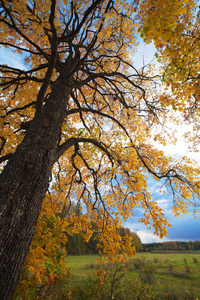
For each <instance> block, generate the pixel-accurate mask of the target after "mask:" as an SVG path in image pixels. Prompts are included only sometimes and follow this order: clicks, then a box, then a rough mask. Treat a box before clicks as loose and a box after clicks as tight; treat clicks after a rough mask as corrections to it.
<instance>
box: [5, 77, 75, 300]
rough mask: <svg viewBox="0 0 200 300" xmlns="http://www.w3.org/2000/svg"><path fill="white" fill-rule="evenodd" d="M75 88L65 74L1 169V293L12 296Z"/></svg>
mask: <svg viewBox="0 0 200 300" xmlns="http://www.w3.org/2000/svg"><path fill="white" fill-rule="evenodd" d="M69 93H70V88H69V86H68V87H67V85H66V84H65V80H64V78H63V77H61V76H60V77H59V78H58V79H57V81H56V82H55V84H54V87H53V91H52V93H51V95H50V97H49V99H48V101H47V103H46V104H45V106H44V109H43V113H41V114H36V116H35V117H34V119H33V121H32V122H31V126H30V128H29V129H28V131H27V133H26V135H25V137H24V139H23V141H22V143H21V144H20V145H19V147H18V148H17V150H16V151H15V153H14V154H13V155H12V156H11V159H10V161H9V162H8V163H7V165H6V167H5V168H4V170H3V172H2V174H1V175H0V299H2V300H7V299H12V297H13V293H14V290H15V288H16V285H17V282H18V280H19V276H20V273H21V270H22V267H23V264H24V261H25V259H26V256H27V254H28V252H29V248H30V244H31V241H32V237H33V234H34V230H35V227H36V224H37V220H38V216H39V213H40V209H41V205H42V200H43V198H44V196H45V192H46V191H47V188H48V184H49V178H50V176H51V171H52V167H53V164H54V163H55V160H56V148H57V143H58V141H59V138H60V133H61V129H62V123H63V121H64V118H65V114H66V106H67V103H68V96H69Z"/></svg>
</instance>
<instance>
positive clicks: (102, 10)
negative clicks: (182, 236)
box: [0, 0, 199, 299]
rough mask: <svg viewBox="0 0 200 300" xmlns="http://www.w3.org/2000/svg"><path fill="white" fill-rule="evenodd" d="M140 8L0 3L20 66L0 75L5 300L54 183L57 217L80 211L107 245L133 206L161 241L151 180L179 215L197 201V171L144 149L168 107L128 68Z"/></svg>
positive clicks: (150, 82) (0, 282)
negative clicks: (75, 206)
mask: <svg viewBox="0 0 200 300" xmlns="http://www.w3.org/2000/svg"><path fill="white" fill-rule="evenodd" d="M136 10H137V3H133V4H132V5H130V4H129V3H128V2H125V1H124V2H123V3H121V2H120V1H112V0H88V1H80V0H79V1H78V0H74V1H67V0H51V1H50V0H49V1H45V0H12V1H6V0H0V22H1V31H0V35H1V42H0V45H2V46H4V47H7V48H10V49H11V50H13V51H14V52H18V53H20V54H21V55H22V57H23V59H24V61H25V66H24V69H21V68H16V67H13V66H8V65H1V66H0V71H1V74H2V77H1V83H0V85H1V87H2V92H1V106H0V108H1V116H0V124H1V131H0V138H1V146H0V151H1V155H2V156H1V158H0V162H1V163H2V166H3V167H2V169H3V170H2V173H1V176H0V195H1V197H0V207H1V211H0V212H1V214H0V217H1V221H0V222H1V223H0V224H1V231H0V243H1V244H0V245H1V247H0V275H1V276H0V291H1V299H11V298H12V295H13V292H14V289H15V287H16V284H17V281H18V279H19V275H20V272H21V269H22V267H23V263H24V261H25V258H26V256H27V254H28V251H29V248H30V244H31V241H32V237H33V233H34V230H35V227H36V224H37V220H38V216H39V213H40V209H41V205H42V201H43V198H44V196H45V193H46V191H47V189H48V186H49V182H50V181H51V179H52V178H53V185H52V187H51V188H52V189H53V188H55V187H56V186H57V187H58V188H59V191H57V192H56V191H55V195H56V193H57V197H59V199H60V201H61V200H62V197H63V203H64V207H65V204H66V202H68V203H69V202H70V199H73V198H74V199H76V200H79V201H83V203H84V205H85V207H87V213H88V215H90V214H93V213H94V212H95V214H96V218H99V224H101V226H102V227H103V228H104V229H105V228H107V229H105V230H107V236H108V237H109V232H110V231H109V230H110V228H111V227H112V226H111V225H110V227H109V226H108V225H109V224H111V223H109V222H111V221H109V220H111V219H112V218H114V220H115V221H114V222H115V223H120V216H123V217H124V218H125V219H127V218H128V217H129V216H130V215H131V214H134V210H135V208H136V207H137V206H138V205H140V206H142V207H143V209H144V218H141V221H142V222H143V223H145V224H147V225H149V224H151V223H152V224H153V226H154V228H155V233H157V234H160V236H163V235H165V234H166V232H167V231H166V228H165V226H166V225H168V222H167V220H166V219H165V216H164V214H163V210H162V209H160V208H159V207H158V205H157V203H156V202H155V201H152V200H151V197H150V193H149V191H148V189H147V177H146V173H149V174H151V175H152V176H153V177H154V178H155V179H165V180H166V183H167V184H168V185H169V186H170V187H171V188H172V190H173V196H174V197H173V200H174V211H175V212H179V211H183V212H186V210H187V207H188V205H189V204H190V203H191V202H192V201H193V200H192V198H191V196H192V195H193V193H195V192H198V174H199V170H198V168H192V166H191V164H189V163H188V164H187V160H185V161H184V162H182V163H177V164H176V165H174V164H173V161H172V159H169V158H166V157H165V156H164V155H163V153H162V152H161V151H157V150H156V149H154V148H153V147H152V145H151V144H150V142H149V138H150V137H151V127H152V126H153V125H154V124H155V125H158V124H160V120H159V118H160V117H161V115H162V113H165V106H166V104H167V103H165V102H164V101H163V102H162V101H159V99H160V97H159V96H157V95H156V91H155V85H156V80H157V77H156V76H153V75H152V76H150V75H148V73H147V72H145V69H144V68H142V69H141V70H136V69H135V68H134V66H133V62H132V61H131V56H132V55H133V53H134V51H135V48H136V41H135V30H136V26H135V23H134V19H133V18H134V16H135V12H136ZM53 167H54V168H53ZM52 168H53V176H52ZM186 178H187V179H186ZM109 216H111V219H109ZM108 219H109V220H108ZM112 220H113V219H112ZM106 226H107V227H106ZM113 245H115V241H114V239H113ZM113 249H114V247H113Z"/></svg>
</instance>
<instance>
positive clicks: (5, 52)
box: [0, 46, 26, 70]
mask: <svg viewBox="0 0 200 300" xmlns="http://www.w3.org/2000/svg"><path fill="white" fill-rule="evenodd" d="M0 53H1V55H0V64H6V65H9V66H10V67H13V68H18V69H22V70H24V69H26V66H25V65H24V63H23V59H24V55H21V54H17V53H13V52H12V51H11V50H10V49H7V48H4V47H2V46H1V47H0Z"/></svg>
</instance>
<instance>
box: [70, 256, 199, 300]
mask: <svg viewBox="0 0 200 300" xmlns="http://www.w3.org/2000/svg"><path fill="white" fill-rule="evenodd" d="M66 264H67V266H68V268H69V270H70V273H71V277H70V278H69V279H68V283H67V286H66V288H67V290H68V292H67V295H65V299H75V300H76V299H77V300H79V299H88V300H89V299H99V300H104V299H120V300H122V299H126V300H128V299H138V300H140V299H144V300H145V299H173V300H182V299H200V252H197V251H195V252H189V253H188V252H183V253H174V252H169V251H168V252H166V253H164V252H162V253H159V252H157V253H137V254H136V255H135V256H134V257H133V258H131V259H129V260H128V262H127V263H117V264H111V263H108V262H105V263H104V264H103V265H102V266H100V263H99V257H98V256H96V255H85V256H68V257H67V258H66Z"/></svg>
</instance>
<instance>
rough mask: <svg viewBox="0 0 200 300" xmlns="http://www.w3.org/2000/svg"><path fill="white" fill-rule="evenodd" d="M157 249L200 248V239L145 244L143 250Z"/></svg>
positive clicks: (183, 249)
mask: <svg viewBox="0 0 200 300" xmlns="http://www.w3.org/2000/svg"><path fill="white" fill-rule="evenodd" d="M155 250H173V251H188V250H200V241H194V242H191V241H189V242H163V243H150V244H143V251H155Z"/></svg>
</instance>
